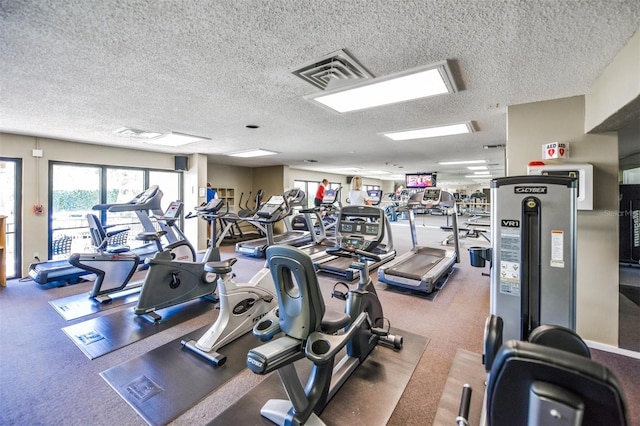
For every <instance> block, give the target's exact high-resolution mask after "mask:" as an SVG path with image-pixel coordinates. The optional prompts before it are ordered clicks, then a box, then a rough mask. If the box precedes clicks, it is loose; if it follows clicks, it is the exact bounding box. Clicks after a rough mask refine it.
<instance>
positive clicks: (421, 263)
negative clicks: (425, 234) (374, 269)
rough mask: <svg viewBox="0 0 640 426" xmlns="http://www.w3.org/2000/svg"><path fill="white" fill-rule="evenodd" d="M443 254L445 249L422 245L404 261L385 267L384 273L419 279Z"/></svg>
mask: <svg viewBox="0 0 640 426" xmlns="http://www.w3.org/2000/svg"><path fill="white" fill-rule="evenodd" d="M445 254H446V251H445V250H441V249H433V248H429V247H423V248H420V249H418V251H417V252H416V253H415V254H414V255H412V256H410V257H408V258H407V260H405V261H404V262H401V263H399V264H397V265H395V266H394V267H393V268H387V269H386V270H385V273H386V274H388V275H395V276H397V277H403V278H409V279H414V280H421V279H422V277H423V276H424V275H425V274H426V273H427V272H429V271H430V270H431V269H432V268H433V267H434V266H436V265H437V264H438V263H439V262H440V261H441V260H442V259H443V258H444V256H445ZM416 272H417V273H416Z"/></svg>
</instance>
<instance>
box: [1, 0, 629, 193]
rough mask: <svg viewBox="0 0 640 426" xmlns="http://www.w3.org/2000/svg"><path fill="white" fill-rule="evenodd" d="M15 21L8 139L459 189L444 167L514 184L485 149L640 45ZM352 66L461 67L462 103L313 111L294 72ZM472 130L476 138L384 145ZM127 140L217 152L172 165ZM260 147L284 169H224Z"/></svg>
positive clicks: (356, 7)
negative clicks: (335, 60) (521, 115)
mask: <svg viewBox="0 0 640 426" xmlns="http://www.w3.org/2000/svg"><path fill="white" fill-rule="evenodd" d="M0 19H1V21H0V58H1V59H0V96H1V99H0V131H3V132H10V133H18V134H28V135H36V136H43V137H52V138H59V139H66V140H73V141H79V142H86V143H93V144H105V145H115V146H122V147H132V148H138V149H149V150H154V151H161V152H172V153H175V154H190V153H196V152H197V153H203V154H207V155H208V156H209V158H210V161H213V162H218V163H226V164H235V165H242V166H266V165H277V164H288V165H290V166H292V167H297V168H310V169H316V170H323V171H329V170H332V169H336V168H345V167H359V168H361V169H362V170H361V171H360V172H354V171H345V172H344V173H343V174H355V173H357V174H362V175H372V174H371V172H373V171H386V172H389V173H390V174H389V175H383V176H380V177H381V178H388V177H389V176H391V174H398V173H399V174H404V173H405V172H417V171H428V172H433V171H437V172H438V173H439V180H440V181H442V180H445V181H447V182H451V183H453V182H464V181H465V179H464V178H463V176H464V175H465V174H468V173H466V172H465V171H464V169H459V168H453V167H447V166H440V165H438V164H437V162H438V161H451V160H465V159H477V158H483V159H486V160H487V161H488V162H489V163H490V164H495V165H496V166H493V167H492V168H494V169H497V170H495V172H494V176H499V175H501V174H502V173H503V166H504V159H503V155H504V153H503V150H502V149H493V150H485V149H483V145H487V144H489V145H494V144H504V143H505V138H506V114H505V113H506V106H507V105H513V104H521V103H529V102H535V101H541V100H547V99H555V98H562V97H567V96H575V95H582V94H585V93H586V92H587V90H588V89H589V87H590V86H591V84H592V83H593V82H594V80H595V79H596V78H597V77H598V76H599V75H600V73H601V72H602V71H603V69H604V68H605V67H606V66H607V65H608V64H609V63H610V62H611V60H612V59H613V58H614V57H615V55H616V54H617V53H618V51H619V50H620V49H621V48H622V47H623V46H624V45H625V44H626V43H627V41H628V40H629V38H630V37H631V36H632V35H633V34H634V33H635V32H636V31H637V30H638V29H639V28H640V3H639V2H638V1H637V0H600V1H590V0H581V1H578V0H555V1H551V0H549V1H547V0H544V1H532V0H527V1H518V0H504V1H498V0H467V1H446V0H437V1H436V0H423V1H411V0H395V1H394V0H375V1H374V0H351V1H345V0H322V1H316V0H272V1H257V0H255V1H248V0H216V1H204V0H191V1H189V0H173V1H169V0H165V1H162V0H146V1H144V0H138V1H115V0H50V1H45V0H29V1H21V0H0ZM340 49H344V50H346V51H348V52H349V53H350V54H351V55H353V56H354V57H355V58H356V59H357V61H358V62H359V63H360V64H362V66H363V67H364V68H366V69H367V70H368V71H369V72H371V73H372V74H373V75H374V76H376V77H381V76H385V75H388V74H392V73H396V72H400V71H403V70H407V69H410V68H414V67H418V66H423V65H428V64H432V63H435V62H439V61H442V60H445V59H446V60H450V61H452V63H453V65H454V71H455V74H456V76H457V80H458V81H457V84H458V87H459V88H461V89H462V90H460V91H458V92H457V93H455V94H453V95H443V96H438V97H433V98H428V99H422V100H417V101H411V102H405V103H401V104H396V105H391V106H385V107H378V108H374V109H370V110H365V111H360V112H352V113H346V114H338V113H332V112H330V111H327V110H325V109H323V108H319V107H318V106H316V105H313V104H312V103H310V102H309V101H306V100H305V99H304V98H303V97H304V96H305V95H309V94H313V93H316V92H318V91H319V89H318V88H317V87H315V86H313V85H311V84H309V83H308V82H305V81H303V80H302V79H300V78H298V77H296V76H294V75H293V74H292V71H293V70H295V69H297V68H299V67H301V66H303V65H306V64H309V63H310V62H312V61H314V60H315V59H317V58H323V57H325V56H326V55H328V54H330V53H332V52H335V51H338V50H340ZM461 121H473V122H474V124H475V127H476V130H477V131H476V132H475V133H473V134H471V135H464V136H448V137H441V138H437V139H425V140H414V141H405V142H392V141H390V140H388V139H386V138H384V137H382V136H380V135H379V133H381V132H385V131H391V130H403V129H410V128H417V127H423V126H435V125H441V124H449V123H456V122H461ZM249 124H255V125H259V126H260V127H259V128H258V129H247V128H246V127H245V126H246V125H249ZM121 127H132V128H135V129H142V130H149V131H154V132H162V133H166V132H171V131H174V132H181V133H188V134H194V135H199V136H204V137H207V138H210V141H206V142H199V143H194V144H190V145H186V146H182V147H178V148H176V149H173V148H158V147H154V146H150V145H148V144H146V143H144V142H142V141H140V140H139V139H134V138H127V137H123V136H119V135H116V134H114V131H116V130H117V129H119V128H121ZM544 142H545V141H541V144H542V143H544ZM249 148H265V149H270V150H274V151H277V152H279V154H278V155H273V156H269V157H263V158H254V159H236V158H231V157H227V156H224V154H226V153H229V152H233V151H238V150H245V149H249ZM88 160H90V159H88ZM305 160H316V161H317V163H306V162H305Z"/></svg>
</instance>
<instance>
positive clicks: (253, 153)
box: [227, 149, 277, 158]
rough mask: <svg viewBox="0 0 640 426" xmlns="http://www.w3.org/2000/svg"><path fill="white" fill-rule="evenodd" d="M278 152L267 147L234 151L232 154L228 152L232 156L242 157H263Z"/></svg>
mask: <svg viewBox="0 0 640 426" xmlns="http://www.w3.org/2000/svg"><path fill="white" fill-rule="evenodd" d="M274 154H277V152H273V151H267V150H266V149H251V150H249V151H239V152H232V153H231V154H227V155H228V156H230V157H241V158H251V157H263V156H265V155H274Z"/></svg>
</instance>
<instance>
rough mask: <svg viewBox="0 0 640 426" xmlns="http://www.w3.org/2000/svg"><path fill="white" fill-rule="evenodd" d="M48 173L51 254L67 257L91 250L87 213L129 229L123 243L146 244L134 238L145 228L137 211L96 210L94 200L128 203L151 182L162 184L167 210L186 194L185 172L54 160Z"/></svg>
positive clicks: (111, 224) (96, 201) (164, 203)
mask: <svg viewBox="0 0 640 426" xmlns="http://www.w3.org/2000/svg"><path fill="white" fill-rule="evenodd" d="M49 176H50V179H49V181H50V184H51V190H50V192H49V197H50V199H49V205H50V206H51V208H50V214H51V217H50V224H51V225H50V229H49V259H66V258H67V257H69V254H70V253H80V252H86V251H90V250H91V246H92V244H93V243H92V240H91V238H90V234H89V228H88V222H87V218H86V216H87V214H88V213H91V214H94V215H96V216H97V217H98V218H99V220H100V222H101V223H102V224H103V225H104V226H116V225H117V226H121V227H126V228H128V229H129V231H128V232H126V233H123V234H121V237H123V238H122V240H118V243H119V244H127V245H129V246H131V247H135V246H138V245H142V244H144V243H143V242H141V241H138V240H136V238H135V236H136V235H137V234H138V233H140V232H142V231H143V229H142V225H141V223H140V221H139V219H138V216H137V215H136V213H135V212H133V211H122V212H108V211H98V210H94V209H93V207H94V206H95V205H96V204H116V203H117V204H121V203H123V204H124V203H128V202H129V201H131V200H132V199H133V198H134V197H135V196H136V195H138V194H140V193H141V192H143V191H144V190H145V189H147V188H148V187H149V186H151V185H158V186H159V187H160V189H161V191H162V192H163V194H164V196H163V199H162V203H161V206H162V208H163V210H164V209H166V207H167V206H168V205H169V203H170V202H171V201H176V200H179V199H180V197H181V194H182V191H181V185H182V182H181V174H180V173H179V172H175V171H158V170H150V169H141V168H123V167H110V166H100V165H86V164H76V163H60V162H51V163H50V166H49Z"/></svg>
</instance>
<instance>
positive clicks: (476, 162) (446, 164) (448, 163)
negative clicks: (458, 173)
mask: <svg viewBox="0 0 640 426" xmlns="http://www.w3.org/2000/svg"><path fill="white" fill-rule="evenodd" d="M486 162H487V161H486V160H469V161H443V162H440V163H438V164H440V165H441V166H455V165H458V164H480V163H486Z"/></svg>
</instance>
